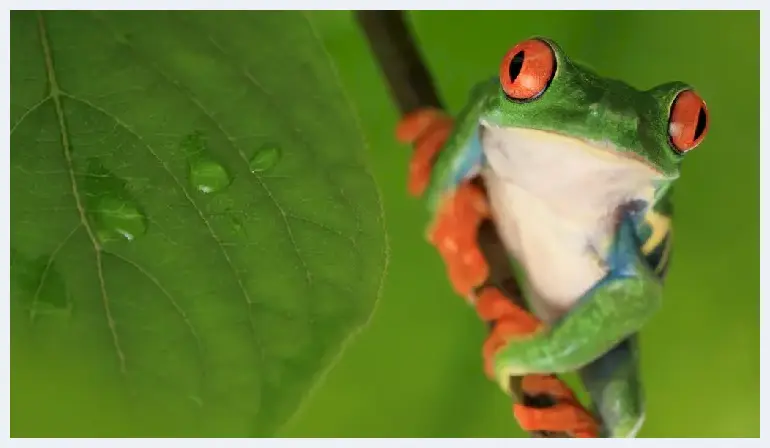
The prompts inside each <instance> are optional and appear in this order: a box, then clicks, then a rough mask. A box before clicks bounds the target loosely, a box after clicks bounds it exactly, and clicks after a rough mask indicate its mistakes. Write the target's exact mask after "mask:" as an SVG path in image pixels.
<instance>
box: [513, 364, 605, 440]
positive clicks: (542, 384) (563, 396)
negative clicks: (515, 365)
mask: <svg viewBox="0 0 770 448" xmlns="http://www.w3.org/2000/svg"><path fill="white" fill-rule="evenodd" d="M521 389H522V391H523V392H524V393H525V394H527V395H529V396H537V395H543V394H545V395H548V396H550V397H551V398H553V399H554V400H555V401H556V404H555V405H553V406H549V407H545V408H535V407H528V406H524V405H522V404H515V405H513V415H514V416H515V417H516V420H518V422H519V425H521V427H522V429H524V430H525V431H551V432H564V433H567V434H569V435H571V436H572V437H576V438H597V437H599V424H598V423H597V421H596V420H595V419H594V417H593V416H592V415H591V413H590V412H588V411H587V410H586V409H585V408H584V407H583V405H581V404H580V401H578V399H577V398H576V397H575V395H574V394H573V393H572V391H571V390H570V389H569V387H567V385H566V384H564V383H563V382H562V381H561V380H559V379H558V378H556V377H555V376H553V375H527V376H525V377H524V378H523V379H522V382H521Z"/></svg>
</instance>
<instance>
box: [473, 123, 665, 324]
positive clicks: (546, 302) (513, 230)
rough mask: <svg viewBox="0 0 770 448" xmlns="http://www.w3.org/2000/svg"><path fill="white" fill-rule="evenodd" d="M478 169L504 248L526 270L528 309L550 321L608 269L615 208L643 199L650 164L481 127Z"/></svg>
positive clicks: (564, 141)
mask: <svg viewBox="0 0 770 448" xmlns="http://www.w3.org/2000/svg"><path fill="white" fill-rule="evenodd" d="M482 146H483V148H484V153H485V157H486V160H487V164H486V166H485V167H484V168H483V169H482V173H481V174H482V176H483V178H484V180H485V184H486V186H487V189H488V193H489V199H490V203H491V206H492V212H493V215H494V219H495V222H496V225H497V228H498V231H499V233H500V237H501V239H502V241H503V243H504V244H505V246H506V248H507V249H508V251H509V252H510V253H511V254H512V255H513V257H514V258H515V259H516V260H518V262H519V263H520V264H521V266H522V268H523V269H524V271H525V273H526V275H527V279H526V280H527V284H528V285H527V286H528V288H527V289H528V290H529V291H530V295H531V297H530V299H531V301H532V303H531V305H532V308H533V309H532V311H533V312H535V314H537V315H538V317H540V318H541V319H543V320H545V321H547V322H552V321H553V320H555V319H557V318H559V317H560V316H562V315H563V314H564V313H565V312H566V311H568V310H569V309H570V308H571V307H572V306H573V305H574V304H575V303H576V302H577V301H578V300H579V299H580V298H581V297H582V296H583V295H584V294H585V292H586V291H587V290H589V289H590V288H591V287H593V286H594V285H595V284H596V283H597V282H598V281H599V280H601V279H602V278H603V277H604V276H605V275H606V273H607V267H606V265H605V264H604V261H605V260H604V257H605V255H606V244H607V242H608V241H609V237H610V235H611V234H612V232H613V230H614V226H615V214H614V212H615V210H616V209H617V207H618V206H620V204H622V203H624V202H626V201H629V200H631V199H643V200H650V199H651V196H650V195H651V194H652V188H651V183H650V179H651V173H650V170H649V169H648V168H647V167H645V166H643V165H641V164H639V163H636V162H633V161H630V160H628V159H625V158H620V157H618V156H614V155H613V156H608V155H605V154H604V153H602V152H601V151H595V150H593V151H592V150H590V149H591V148H586V146H587V144H586V143H583V142H580V141H577V140H574V139H571V138H568V137H564V136H559V135H555V134H550V133H545V132H542V131H533V130H524V129H496V128H488V129H485V130H484V132H483V133H482Z"/></svg>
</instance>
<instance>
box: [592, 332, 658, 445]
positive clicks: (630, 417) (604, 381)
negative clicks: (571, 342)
mask: <svg viewBox="0 0 770 448" xmlns="http://www.w3.org/2000/svg"><path fill="white" fill-rule="evenodd" d="M637 338H638V336H637V335H634V336H631V337H630V338H628V339H626V340H624V341H623V342H621V343H620V344H618V345H616V346H615V347H614V348H613V349H612V350H610V351H609V352H608V353H607V354H605V355H604V356H602V357H600V358H599V359H597V360H596V361H594V362H592V363H590V364H588V365H587V366H585V367H583V368H582V369H580V378H581V380H582V381H583V384H584V385H585V387H586V389H587V390H588V393H589V395H590V396H591V401H592V402H593V407H594V410H595V414H596V415H598V416H599V417H600V420H601V428H602V429H601V437H612V438H618V437H636V434H637V433H638V432H639V429H641V427H642V423H643V422H644V395H643V390H642V381H641V378H640V377H639V347H638V341H637Z"/></svg>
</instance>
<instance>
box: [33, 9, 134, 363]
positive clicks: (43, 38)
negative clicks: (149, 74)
mask: <svg viewBox="0 0 770 448" xmlns="http://www.w3.org/2000/svg"><path fill="white" fill-rule="evenodd" d="M37 25H38V32H39V34H40V44H41V46H42V49H43V57H44V59H45V71H46V75H47V78H48V88H49V96H50V97H51V99H52V100H53V104H54V109H55V111H56V119H57V123H58V125H59V134H60V136H61V142H62V148H63V150H64V159H65V161H66V163H67V173H68V174H69V178H70V185H71V186H72V196H73V198H74V199H75V206H76V207H77V210H78V215H79V216H80V222H81V223H82V224H83V227H84V228H85V229H86V233H87V234H88V239H89V240H90V241H91V245H92V246H93V249H94V259H95V262H96V274H97V277H98V278H99V291H100V293H101V298H102V305H103V306H104V313H105V315H106V318H107V326H108V327H109V328H110V333H111V334H112V343H113V345H114V346H115V352H116V354H117V357H118V365H119V368H120V372H121V374H123V375H125V374H126V356H125V354H124V353H123V349H122V348H121V345H120V340H119V339H118V333H117V330H116V326H115V320H114V319H113V317H112V311H111V310H110V300H109V297H108V296H107V288H106V286H105V281H104V265H103V263H102V248H101V245H100V244H99V240H98V239H97V238H96V233H95V232H94V231H93V229H92V228H91V223H90V222H89V221H88V217H87V216H86V211H85V207H84V206H83V201H82V199H81V198H80V191H79V189H78V183H77V179H76V177H75V170H74V166H73V162H72V148H71V146H70V140H69V132H68V130H67V122H66V121H65V119H64V109H63V107H62V103H61V94H62V92H61V89H60V88H59V83H58V82H57V80H56V71H55V70H54V63H53V57H52V55H51V46H50V44H49V42H48V32H47V30H46V27H45V21H44V19H43V13H42V11H38V12H37Z"/></svg>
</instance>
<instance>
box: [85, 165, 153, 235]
mask: <svg viewBox="0 0 770 448" xmlns="http://www.w3.org/2000/svg"><path fill="white" fill-rule="evenodd" d="M85 189H86V193H87V194H86V208H87V210H88V215H89V218H90V220H91V222H92V223H93V225H94V227H95V231H96V236H97V238H98V239H99V240H100V241H101V242H102V243H107V242H111V241H134V240H136V239H137V238H138V237H140V236H141V235H144V234H145V233H146V232H147V217H146V216H145V214H144V212H143V211H142V209H141V207H140V206H139V203H138V202H137V201H136V200H135V199H134V197H133V196H132V195H131V193H130V192H129V190H130V189H129V187H128V186H127V183H126V181H124V180H123V179H120V178H119V177H117V176H115V175H114V174H113V173H112V172H110V171H109V170H107V169H106V168H105V167H104V166H103V165H102V164H101V163H100V162H99V161H98V160H97V159H91V160H90V161H89V167H88V176H87V178H86V182H85Z"/></svg>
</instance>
